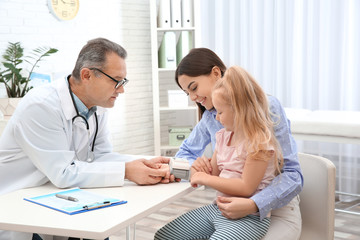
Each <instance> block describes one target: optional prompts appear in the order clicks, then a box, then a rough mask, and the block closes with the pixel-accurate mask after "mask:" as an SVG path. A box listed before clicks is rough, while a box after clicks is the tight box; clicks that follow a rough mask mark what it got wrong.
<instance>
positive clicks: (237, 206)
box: [216, 196, 258, 219]
mask: <svg viewBox="0 0 360 240" xmlns="http://www.w3.org/2000/svg"><path fill="white" fill-rule="evenodd" d="M216 204H217V206H218V208H219V210H220V211H221V214H222V215H223V216H224V217H226V218H228V219H239V218H242V217H245V216H247V215H249V214H252V213H256V212H257V211H258V208H257V206H256V204H255V202H254V201H253V200H251V199H250V198H241V197H220V196H219V197H217V199H216Z"/></svg>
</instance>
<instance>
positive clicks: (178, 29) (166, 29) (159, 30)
mask: <svg viewBox="0 0 360 240" xmlns="http://www.w3.org/2000/svg"><path fill="white" fill-rule="evenodd" d="M156 30H157V31H158V32H181V31H195V28H194V27H189V28H157V29H156Z"/></svg>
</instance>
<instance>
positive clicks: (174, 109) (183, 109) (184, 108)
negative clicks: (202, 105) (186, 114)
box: [159, 106, 198, 111]
mask: <svg viewBox="0 0 360 240" xmlns="http://www.w3.org/2000/svg"><path fill="white" fill-rule="evenodd" d="M197 109H198V107H197V106H188V107H182V108H171V107H160V108H159V111H186V110H197Z"/></svg>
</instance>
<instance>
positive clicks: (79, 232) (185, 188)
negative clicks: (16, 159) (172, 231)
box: [0, 182, 193, 239]
mask: <svg viewBox="0 0 360 240" xmlns="http://www.w3.org/2000/svg"><path fill="white" fill-rule="evenodd" d="M86 190H87V191H91V192H94V193H98V194H102V195H106V196H111V197H115V198H120V199H124V200H127V201H128V203H126V204H122V205H117V206H113V207H107V208H101V209H97V210H93V211H89V212H84V213H79V214H75V215H67V214H65V213H61V212H58V211H55V210H52V209H49V208H47V207H43V206H40V205H37V204H34V203H31V202H28V201H25V200H23V198H24V197H32V196H37V195H42V194H47V193H52V192H56V191H59V189H58V188H56V187H54V186H53V185H52V184H49V183H48V184H45V185H43V186H40V187H35V188H28V189H22V190H18V191H15V192H12V193H9V194H5V195H2V196H0V229H2V230H11V231H20V232H30V233H39V234H48V235H56V236H71V237H78V238H90V239H105V238H107V237H109V236H111V235H114V234H115V233H116V232H118V231H120V230H122V229H123V228H126V227H128V226H130V225H132V224H134V223H136V222H137V221H139V220H140V219H142V218H144V217H146V216H148V215H149V214H151V213H153V212H155V211H157V210H159V209H161V208H162V207H164V206H166V205H167V204H169V203H171V202H173V201H176V200H178V199H179V198H180V197H183V196H184V195H186V194H188V193H190V192H191V191H192V190H193V188H192V187H191V186H190V183H188V182H180V183H170V184H157V185H151V186H138V185H136V184H134V183H131V182H126V184H125V185H124V186H123V187H112V188H95V189H86Z"/></svg>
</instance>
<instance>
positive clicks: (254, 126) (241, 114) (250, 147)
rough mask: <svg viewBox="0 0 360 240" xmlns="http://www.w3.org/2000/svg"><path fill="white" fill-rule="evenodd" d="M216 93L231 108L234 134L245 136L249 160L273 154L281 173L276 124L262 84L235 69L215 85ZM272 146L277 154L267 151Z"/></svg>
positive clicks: (230, 70) (228, 70) (280, 155)
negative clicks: (240, 133)
mask: <svg viewBox="0 0 360 240" xmlns="http://www.w3.org/2000/svg"><path fill="white" fill-rule="evenodd" d="M213 91H214V92H215V91H216V93H217V94H220V97H222V98H223V100H224V101H225V102H226V103H227V104H229V105H230V106H232V108H233V111H234V115H235V117H234V132H235V133H236V132H240V131H241V132H242V133H243V134H244V137H245V138H246V140H247V144H245V145H246V151H247V153H248V158H252V159H258V160H263V159H268V158H269V156H271V155H273V154H274V157H275V159H277V160H278V161H275V166H276V169H277V174H279V173H280V170H281V168H282V165H283V157H282V153H281V148H280V147H279V143H278V141H277V139H276V137H275V134H274V125H275V123H274V122H273V120H272V119H271V113H270V109H269V104H268V100H267V96H266V94H265V92H264V91H263V90H262V88H261V87H260V85H259V84H258V83H257V82H256V80H255V79H254V78H253V77H252V76H251V75H250V74H249V73H248V72H247V71H246V70H244V69H243V68H241V67H239V66H233V67H230V68H229V69H227V70H226V72H225V75H224V77H223V78H222V79H220V80H218V81H217V82H216V84H215V86H214V89H213ZM269 146H273V147H274V149H275V151H268V147H269Z"/></svg>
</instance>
